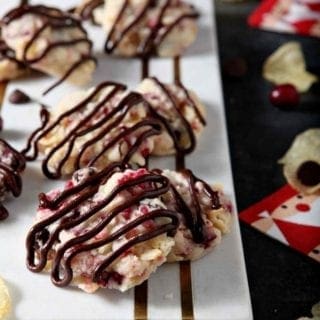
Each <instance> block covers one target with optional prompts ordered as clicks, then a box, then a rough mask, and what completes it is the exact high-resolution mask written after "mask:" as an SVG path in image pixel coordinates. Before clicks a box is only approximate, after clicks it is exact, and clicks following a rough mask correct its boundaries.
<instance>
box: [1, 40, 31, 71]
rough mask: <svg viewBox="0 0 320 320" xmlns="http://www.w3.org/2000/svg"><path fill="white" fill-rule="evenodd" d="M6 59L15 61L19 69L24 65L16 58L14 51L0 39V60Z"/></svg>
mask: <svg viewBox="0 0 320 320" xmlns="http://www.w3.org/2000/svg"><path fill="white" fill-rule="evenodd" d="M6 59H8V60H10V61H12V62H14V63H16V64H17V66H18V67H19V68H21V69H24V68H25V67H26V66H25V65H24V64H23V63H22V62H21V61H19V60H17V59H16V56H15V53H14V51H13V50H12V49H10V48H9V47H8V46H7V44H6V43H5V42H4V41H3V40H2V39H0V61H2V60H6Z"/></svg>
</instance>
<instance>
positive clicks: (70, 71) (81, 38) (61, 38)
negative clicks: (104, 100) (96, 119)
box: [2, 4, 95, 85]
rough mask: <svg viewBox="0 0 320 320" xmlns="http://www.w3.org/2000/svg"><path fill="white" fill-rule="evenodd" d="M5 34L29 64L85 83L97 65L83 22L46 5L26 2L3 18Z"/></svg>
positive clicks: (11, 47) (76, 81) (5, 37)
mask: <svg viewBox="0 0 320 320" xmlns="http://www.w3.org/2000/svg"><path fill="white" fill-rule="evenodd" d="M2 23H3V25H2V38H3V40H4V42H5V43H6V45H7V46H8V47H9V48H10V49H11V50H13V52H14V54H15V58H16V59H17V60H18V61H21V62H22V63H24V64H25V65H27V66H29V67H30V68H33V69H36V70H38V71H41V72H44V73H46V74H49V75H52V76H55V77H58V78H60V81H59V82H61V81H63V80H67V81H69V82H71V83H73V84H76V85H83V84H86V83H88V82H89V81H90V80H91V75H92V73H93V71H94V69H95V59H94V58H93V56H92V42H91V41H90V40H89V39H88V35H87V32H86V31H85V29H84V28H83V27H82V25H81V22H80V21H79V20H78V19H76V18H75V17H74V16H72V15H71V14H69V13H66V12H63V11H61V10H59V9H57V8H53V7H47V6H43V5H34V6H33V5H27V4H25V5H23V6H20V7H17V8H15V9H13V10H11V11H10V12H8V13H7V14H6V15H5V16H4V17H3V18H2Z"/></svg>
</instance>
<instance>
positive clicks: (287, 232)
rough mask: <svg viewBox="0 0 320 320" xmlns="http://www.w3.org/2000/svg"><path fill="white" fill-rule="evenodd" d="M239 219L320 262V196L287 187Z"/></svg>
mask: <svg viewBox="0 0 320 320" xmlns="http://www.w3.org/2000/svg"><path fill="white" fill-rule="evenodd" d="M240 220H242V221H244V222H246V223H248V224H250V225H251V226H252V227H254V228H256V229H258V230H259V231H261V232H263V233H265V234H267V235H268V236H270V237H272V238H274V239H277V240H279V241H281V242H282V243H284V244H286V245H288V246H290V247H292V248H294V249H296V250H298V251H300V252H302V253H304V254H306V255H308V256H309V257H311V258H313V259H315V260H316V261H318V262H320V196H317V195H308V196H306V195H302V194H300V193H298V192H297V191H296V190H294V189H292V188H291V187H290V186H289V185H286V186H284V187H282V188H281V189H279V190H278V191H276V192H275V193H273V194H272V195H270V196H268V197H266V198H264V199H263V200H262V201H260V202H258V203H256V204H255V205H253V206H251V207H250V208H248V209H246V210H244V211H242V212H241V213H240Z"/></svg>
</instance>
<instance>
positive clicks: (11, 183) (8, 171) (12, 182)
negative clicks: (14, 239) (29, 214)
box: [0, 139, 25, 220]
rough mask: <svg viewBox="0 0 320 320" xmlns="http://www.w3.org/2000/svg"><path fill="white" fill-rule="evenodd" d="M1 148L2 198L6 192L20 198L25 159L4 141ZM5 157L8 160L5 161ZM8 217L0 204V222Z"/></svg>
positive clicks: (0, 141) (0, 174)
mask: <svg viewBox="0 0 320 320" xmlns="http://www.w3.org/2000/svg"><path fill="white" fill-rule="evenodd" d="M0 148H1V153H2V158H0V178H1V185H2V186H1V197H4V194H5V193H6V192H10V193H11V194H12V195H13V196H14V197H18V196H20V194H21V191H22V179H21V176H20V172H21V171H23V170H24V168H25V159H24V157H23V156H22V155H21V154H20V153H19V152H18V151H17V150H15V149H14V148H12V147H11V146H10V145H9V144H8V143H7V142H5V141H4V140H2V139H0ZM3 157H5V158H8V160H4V159H3ZM8 215H9V213H8V211H7V210H6V208H5V207H4V206H3V205H2V204H0V220H4V219H5V218H7V217H8Z"/></svg>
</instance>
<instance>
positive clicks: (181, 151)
mask: <svg viewBox="0 0 320 320" xmlns="http://www.w3.org/2000/svg"><path fill="white" fill-rule="evenodd" d="M150 79H152V80H153V81H154V83H155V84H156V85H157V86H158V88H159V89H160V90H161V91H162V92H163V94H164V95H165V96H166V97H167V99H168V100H169V101H170V103H171V105H172V107H173V108H174V110H175V112H176V114H177V116H178V118H179V119H180V121H181V123H182V126H183V128H184V129H185V130H186V132H187V135H188V137H189V138H188V141H189V146H187V147H185V146H183V145H182V143H181V141H180V140H181V137H182V132H180V131H179V132H177V131H176V130H175V129H174V128H173V127H172V125H171V123H170V121H169V120H167V119H166V118H165V117H163V116H161V115H160V114H158V118H160V119H161V120H162V122H163V124H164V126H165V128H166V130H167V131H168V133H169V134H170V136H171V138H172V140H173V143H174V148H175V150H176V168H177V170H180V169H183V168H184V167H185V165H184V158H185V156H186V155H187V154H190V153H191V152H192V151H193V150H194V149H195V146H196V137H195V134H194V131H193V129H192V126H191V124H190V123H189V122H188V120H187V119H186V118H185V116H184V114H183V112H182V108H181V107H180V105H178V103H177V101H176V99H175V98H174V96H173V95H172V93H171V92H170V90H169V89H167V87H166V86H165V85H164V84H163V83H161V82H160V81H159V80H158V79H157V78H155V77H152V78H150ZM177 85H178V86H179V88H180V89H181V90H182V91H183V93H184V95H185V97H186V101H187V102H188V103H189V104H190V106H191V107H192V108H193V109H194V111H195V113H196V116H197V117H198V119H199V121H200V122H201V123H202V125H205V124H206V122H205V119H204V118H203V116H202V114H201V112H200V111H199V109H198V107H197V106H196V104H195V102H194V101H193V99H192V98H191V97H190V95H189V93H188V90H187V89H186V88H185V87H184V86H183V85H182V83H178V84H177Z"/></svg>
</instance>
